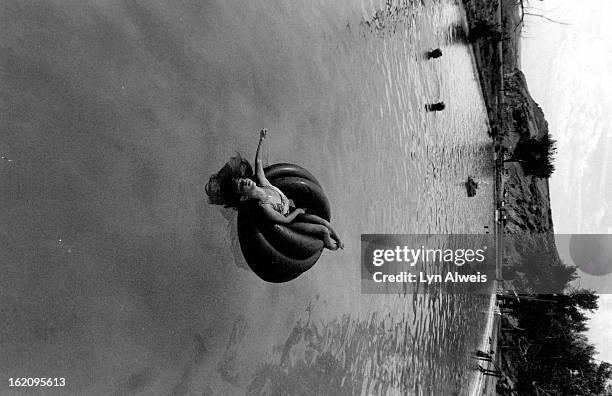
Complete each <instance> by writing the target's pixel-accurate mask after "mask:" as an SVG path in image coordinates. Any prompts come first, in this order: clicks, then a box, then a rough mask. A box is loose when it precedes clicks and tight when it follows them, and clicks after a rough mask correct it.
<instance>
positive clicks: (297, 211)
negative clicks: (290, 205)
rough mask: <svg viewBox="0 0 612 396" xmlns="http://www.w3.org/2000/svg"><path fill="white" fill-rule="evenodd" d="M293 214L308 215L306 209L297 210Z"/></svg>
mask: <svg viewBox="0 0 612 396" xmlns="http://www.w3.org/2000/svg"><path fill="white" fill-rule="evenodd" d="M293 213H295V215H296V216H299V215H303V214H304V213H306V209H302V208H297V209H296V210H294V211H293Z"/></svg>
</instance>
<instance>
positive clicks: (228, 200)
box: [205, 153, 253, 209]
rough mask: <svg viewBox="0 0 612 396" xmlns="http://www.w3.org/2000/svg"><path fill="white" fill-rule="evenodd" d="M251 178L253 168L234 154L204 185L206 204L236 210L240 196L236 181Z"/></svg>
mask: <svg viewBox="0 0 612 396" xmlns="http://www.w3.org/2000/svg"><path fill="white" fill-rule="evenodd" d="M252 177H253V168H252V167H251V164H249V161H247V160H245V159H244V158H242V156H241V155H240V153H236V155H235V156H234V157H232V158H231V159H230V160H229V161H227V163H226V164H225V165H224V166H223V168H221V170H219V172H217V173H216V174H214V175H212V176H211V177H210V179H209V180H208V183H206V188H205V190H206V194H207V195H208V202H209V203H211V204H214V205H223V206H225V207H230V208H234V209H238V206H239V205H240V194H239V193H238V186H237V184H236V181H237V180H238V179H246V178H252Z"/></svg>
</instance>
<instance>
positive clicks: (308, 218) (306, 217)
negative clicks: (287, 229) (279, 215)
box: [296, 213, 344, 249]
mask: <svg viewBox="0 0 612 396" xmlns="http://www.w3.org/2000/svg"><path fill="white" fill-rule="evenodd" d="M296 220H297V221H305V222H307V223H312V224H320V225H323V226H325V227H326V228H327V229H328V230H329V234H330V235H331V237H332V238H333V240H334V241H336V244H337V245H338V247H339V248H340V249H344V243H343V242H342V241H341V240H340V237H339V236H338V233H337V232H336V231H335V230H334V228H333V227H332V225H331V224H330V223H329V221H327V220H325V219H324V218H322V217H319V216H317V215H313V214H310V213H304V214H303V215H300V216H298V217H297V219H296Z"/></svg>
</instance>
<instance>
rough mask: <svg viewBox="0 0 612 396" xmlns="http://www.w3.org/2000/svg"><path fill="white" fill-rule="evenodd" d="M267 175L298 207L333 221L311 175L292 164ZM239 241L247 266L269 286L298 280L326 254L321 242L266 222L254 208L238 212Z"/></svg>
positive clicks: (272, 169)
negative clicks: (272, 283)
mask: <svg viewBox="0 0 612 396" xmlns="http://www.w3.org/2000/svg"><path fill="white" fill-rule="evenodd" d="M264 172H265V174H266V178H267V179H268V180H269V181H270V183H272V184H273V185H274V186H276V187H278V188H279V189H281V191H283V193H284V194H285V195H287V197H288V198H290V199H292V200H293V201H294V203H295V205H296V207H298V208H304V209H306V211H307V213H311V214H315V215H317V216H319V217H322V218H324V219H326V220H329V219H330V217H331V211H330V207H329V201H328V200H327V197H326V196H325V193H324V192H323V189H322V188H321V186H320V184H319V182H318V181H317V179H316V178H315V177H314V176H313V175H312V174H311V173H310V172H308V171H307V170H305V169H304V168H302V167H300V166H297V165H292V164H276V165H272V166H269V167H267V168H265V169H264ZM298 221H299V219H298ZM238 237H239V241H240V247H241V250H242V253H243V255H244V258H245V260H246V261H247V264H248V265H249V267H251V269H252V270H253V272H255V274H257V275H258V276H259V277H260V278H261V279H263V280H265V281H268V282H275V283H280V282H287V281H289V280H292V279H295V278H296V277H298V276H299V275H301V274H302V273H303V272H305V271H307V270H308V269H310V268H311V267H312V266H313V265H314V264H315V263H316V262H317V260H318V259H319V257H320V256H321V253H322V251H323V242H322V241H321V240H319V239H317V238H314V237H312V236H310V235H305V234H302V233H300V232H297V231H295V230H293V229H291V228H290V227H288V226H285V225H281V224H271V223H268V222H267V221H263V220H262V219H261V218H260V217H259V216H258V214H257V209H256V208H252V207H251V208H249V207H242V208H240V210H239V212H238Z"/></svg>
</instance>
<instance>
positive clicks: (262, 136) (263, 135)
mask: <svg viewBox="0 0 612 396" xmlns="http://www.w3.org/2000/svg"><path fill="white" fill-rule="evenodd" d="M267 135H268V130H267V129H266V128H264V129H262V130H261V131H259V139H260V140H263V139H265V138H266V136H267Z"/></svg>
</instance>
